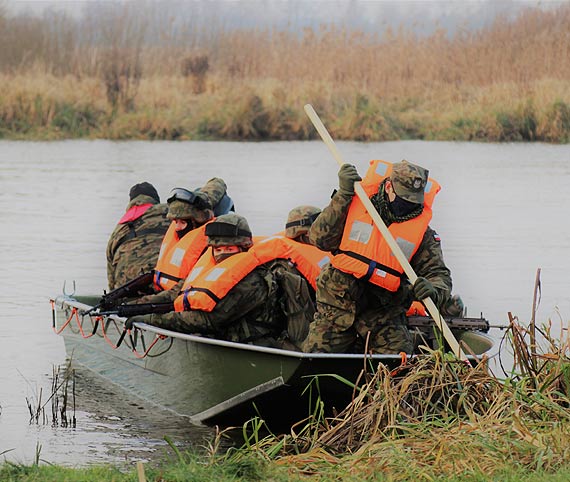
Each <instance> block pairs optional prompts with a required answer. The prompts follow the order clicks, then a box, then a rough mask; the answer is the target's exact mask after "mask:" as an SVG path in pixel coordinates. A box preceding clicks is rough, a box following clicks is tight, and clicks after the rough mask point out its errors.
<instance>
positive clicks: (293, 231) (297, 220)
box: [285, 206, 321, 244]
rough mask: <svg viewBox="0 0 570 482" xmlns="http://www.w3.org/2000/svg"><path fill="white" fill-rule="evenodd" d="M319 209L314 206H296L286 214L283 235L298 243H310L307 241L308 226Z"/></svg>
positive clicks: (315, 217) (319, 211) (318, 212)
mask: <svg viewBox="0 0 570 482" xmlns="http://www.w3.org/2000/svg"><path fill="white" fill-rule="evenodd" d="M320 213H321V210H320V209H319V208H317V207H315V206H297V207H296V208H293V209H291V211H289V214H288V215H287V223H286V224H285V236H287V237H288V238H289V239H293V240H295V241H297V242H299V243H304V244H311V242H310V241H309V228H310V227H311V225H312V224H313V221H314V220H315V219H317V216H318V215H319V214H320Z"/></svg>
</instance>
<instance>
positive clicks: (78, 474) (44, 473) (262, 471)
mask: <svg viewBox="0 0 570 482" xmlns="http://www.w3.org/2000/svg"><path fill="white" fill-rule="evenodd" d="M316 469H318V470H319V472H315V470H316ZM144 474H145V479H144V480H146V481H148V482H184V481H188V480H192V481H200V482H238V481H243V482H253V481H260V482H261V481H267V482H289V481H311V482H327V481H339V480H342V481H348V482H358V481H363V480H367V481H397V480H402V481H403V480H430V481H431V480H433V481H440V482H444V481H450V482H451V481H454V482H459V481H486V480H489V475H488V474H485V473H483V472H481V471H480V470H479V469H477V468H476V467H474V468H473V469H472V470H470V471H468V472H466V473H464V474H457V475H454V476H445V475H442V474H441V472H440V471H439V470H438V468H437V466H436V467H425V468H424V469H423V470H422V471H421V473H420V474H418V475H417V476H414V477H413V478H412V477H411V476H410V475H409V473H408V471H407V470H406V467H405V466H401V467H400V470H396V469H392V470H387V469H386V468H385V467H382V466H380V465H377V464H374V461H373V460H363V459H361V460H360V461H354V460H351V461H350V462H349V461H347V462H345V463H344V464H342V463H341V464H338V463H337V462H336V461H334V460H330V461H327V462H326V464H321V466H320V467H316V466H315V465H314V464H311V463H310V462H308V463H307V464H306V465H305V467H302V468H295V467H287V466H286V465H284V464H283V463H278V462H267V461H266V460H264V459H262V458H259V457H255V456H251V457H250V458H245V459H242V460H241V461H240V462H239V463H235V462H214V463H212V462H211V461H209V460H203V459H200V458H199V457H195V456H194V457H189V459H188V460H187V461H185V462H178V463H171V464H169V465H166V466H165V467H163V468H160V469H153V468H146V469H145V470H144ZM569 478H570V467H565V468H561V469H559V470H557V471H554V472H550V471H545V470H541V469H538V470H533V471H529V470H528V469H525V468H523V467H520V466H519V465H518V464H516V463H513V464H512V465H511V466H509V467H502V468H501V470H499V471H496V472H495V474H494V476H493V480H501V481H512V482H565V481H567V480H569ZM0 479H1V480H3V481H6V482H31V481H33V482H54V481H57V482H134V481H137V480H139V481H140V480H141V479H139V478H138V472H137V469H136V468H133V469H132V470H130V471H128V472H126V473H125V472H121V471H119V470H117V469H115V468H111V467H97V468H90V469H71V468H63V467H56V466H45V465H44V466H22V465H13V464H4V465H2V466H0Z"/></svg>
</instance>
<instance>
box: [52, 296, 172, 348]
mask: <svg viewBox="0 0 570 482" xmlns="http://www.w3.org/2000/svg"><path fill="white" fill-rule="evenodd" d="M50 303H51V310H52V314H53V319H54V322H53V326H52V329H53V331H54V332H55V334H56V335H59V334H60V333H61V332H62V331H63V330H64V329H65V328H66V326H67V325H69V324H70V323H71V321H72V320H73V318H75V320H76V321H77V326H78V328H79V332H80V333H81V336H82V337H83V338H91V337H92V336H93V335H94V334H95V333H96V330H94V331H93V332H92V333H91V334H89V335H86V334H85V332H84V331H83V323H82V322H81V321H80V320H79V311H78V309H77V308H72V309H71V313H70V315H69V318H67V320H66V321H65V323H63V325H62V326H61V328H60V329H59V330H58V329H56V327H55V301H54V300H50ZM88 316H89V319H90V320H91V323H92V324H93V326H96V325H97V324H98V323H99V322H101V331H102V332H103V338H104V339H105V341H106V342H107V344H108V345H109V346H110V347H111V348H112V349H113V350H115V349H117V348H118V347H119V344H118V343H117V344H116V345H115V344H114V343H113V342H112V341H111V339H110V338H109V337H108V336H107V333H106V332H105V323H103V317H102V316H100V315H97V316H95V317H94V318H93V317H92V316H91V315H88ZM82 318H83V317H82ZM94 320H95V322H94ZM114 323H115V326H116V325H117V323H116V321H114ZM129 335H130V330H129ZM165 338H167V336H165V335H156V338H155V339H154V341H153V342H152V343H151V344H150V345H149V347H148V348H147V349H146V350H145V351H144V352H143V353H139V352H138V351H137V350H136V348H134V344H133V343H132V341H131V345H132V348H131V351H132V352H133V354H134V355H135V356H136V357H137V358H144V357H146V356H147V355H148V353H149V352H150V350H151V349H152V347H153V346H154V345H156V343H157V342H158V340H164V339H165ZM131 340H132V339H131Z"/></svg>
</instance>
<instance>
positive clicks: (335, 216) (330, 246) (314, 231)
mask: <svg viewBox="0 0 570 482" xmlns="http://www.w3.org/2000/svg"><path fill="white" fill-rule="evenodd" d="M352 197H353V196H352V195H347V194H343V193H341V192H340V191H337V192H336V193H334V195H333V197H332V199H331V202H330V203H329V205H328V206H327V207H326V208H324V209H323V211H322V212H321V214H319V216H318V217H317V219H315V221H314V222H313V224H312V225H311V228H310V229H309V240H310V241H311V244H313V245H314V246H317V247H318V248H320V249H322V250H323V251H334V250H336V249H338V247H339V246H340V241H341V239H342V233H343V231H344V225H345V223H346V216H347V214H348V207H349V206H350V202H351V201H352Z"/></svg>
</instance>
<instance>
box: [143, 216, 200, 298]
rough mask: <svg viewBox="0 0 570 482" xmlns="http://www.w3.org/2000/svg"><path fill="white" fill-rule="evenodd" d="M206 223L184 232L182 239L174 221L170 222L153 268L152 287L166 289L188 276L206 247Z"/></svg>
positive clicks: (160, 289)
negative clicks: (179, 237) (177, 232)
mask: <svg viewBox="0 0 570 482" xmlns="http://www.w3.org/2000/svg"><path fill="white" fill-rule="evenodd" d="M206 224H208V223H206ZM206 224H204V225H202V226H200V227H198V228H196V229H193V230H192V231H190V232H188V233H186V235H184V236H183V237H182V239H178V235H177V234H176V228H175V224H174V222H173V223H171V224H170V227H169V228H168V231H167V232H166V234H165V235H164V239H163V240H162V246H161V247H160V253H159V255H158V261H157V262H156V268H155V269H154V287H155V288H156V289H157V290H159V291H162V290H168V289H170V288H172V287H173V286H174V285H175V284H176V283H178V282H179V281H180V280H181V279H184V278H186V276H188V273H190V270H191V269H192V268H193V267H194V265H195V264H196V262H197V261H198V259H199V258H200V256H202V253H204V251H205V249H206V248H207V247H208V238H207V236H206V234H205V230H206Z"/></svg>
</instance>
